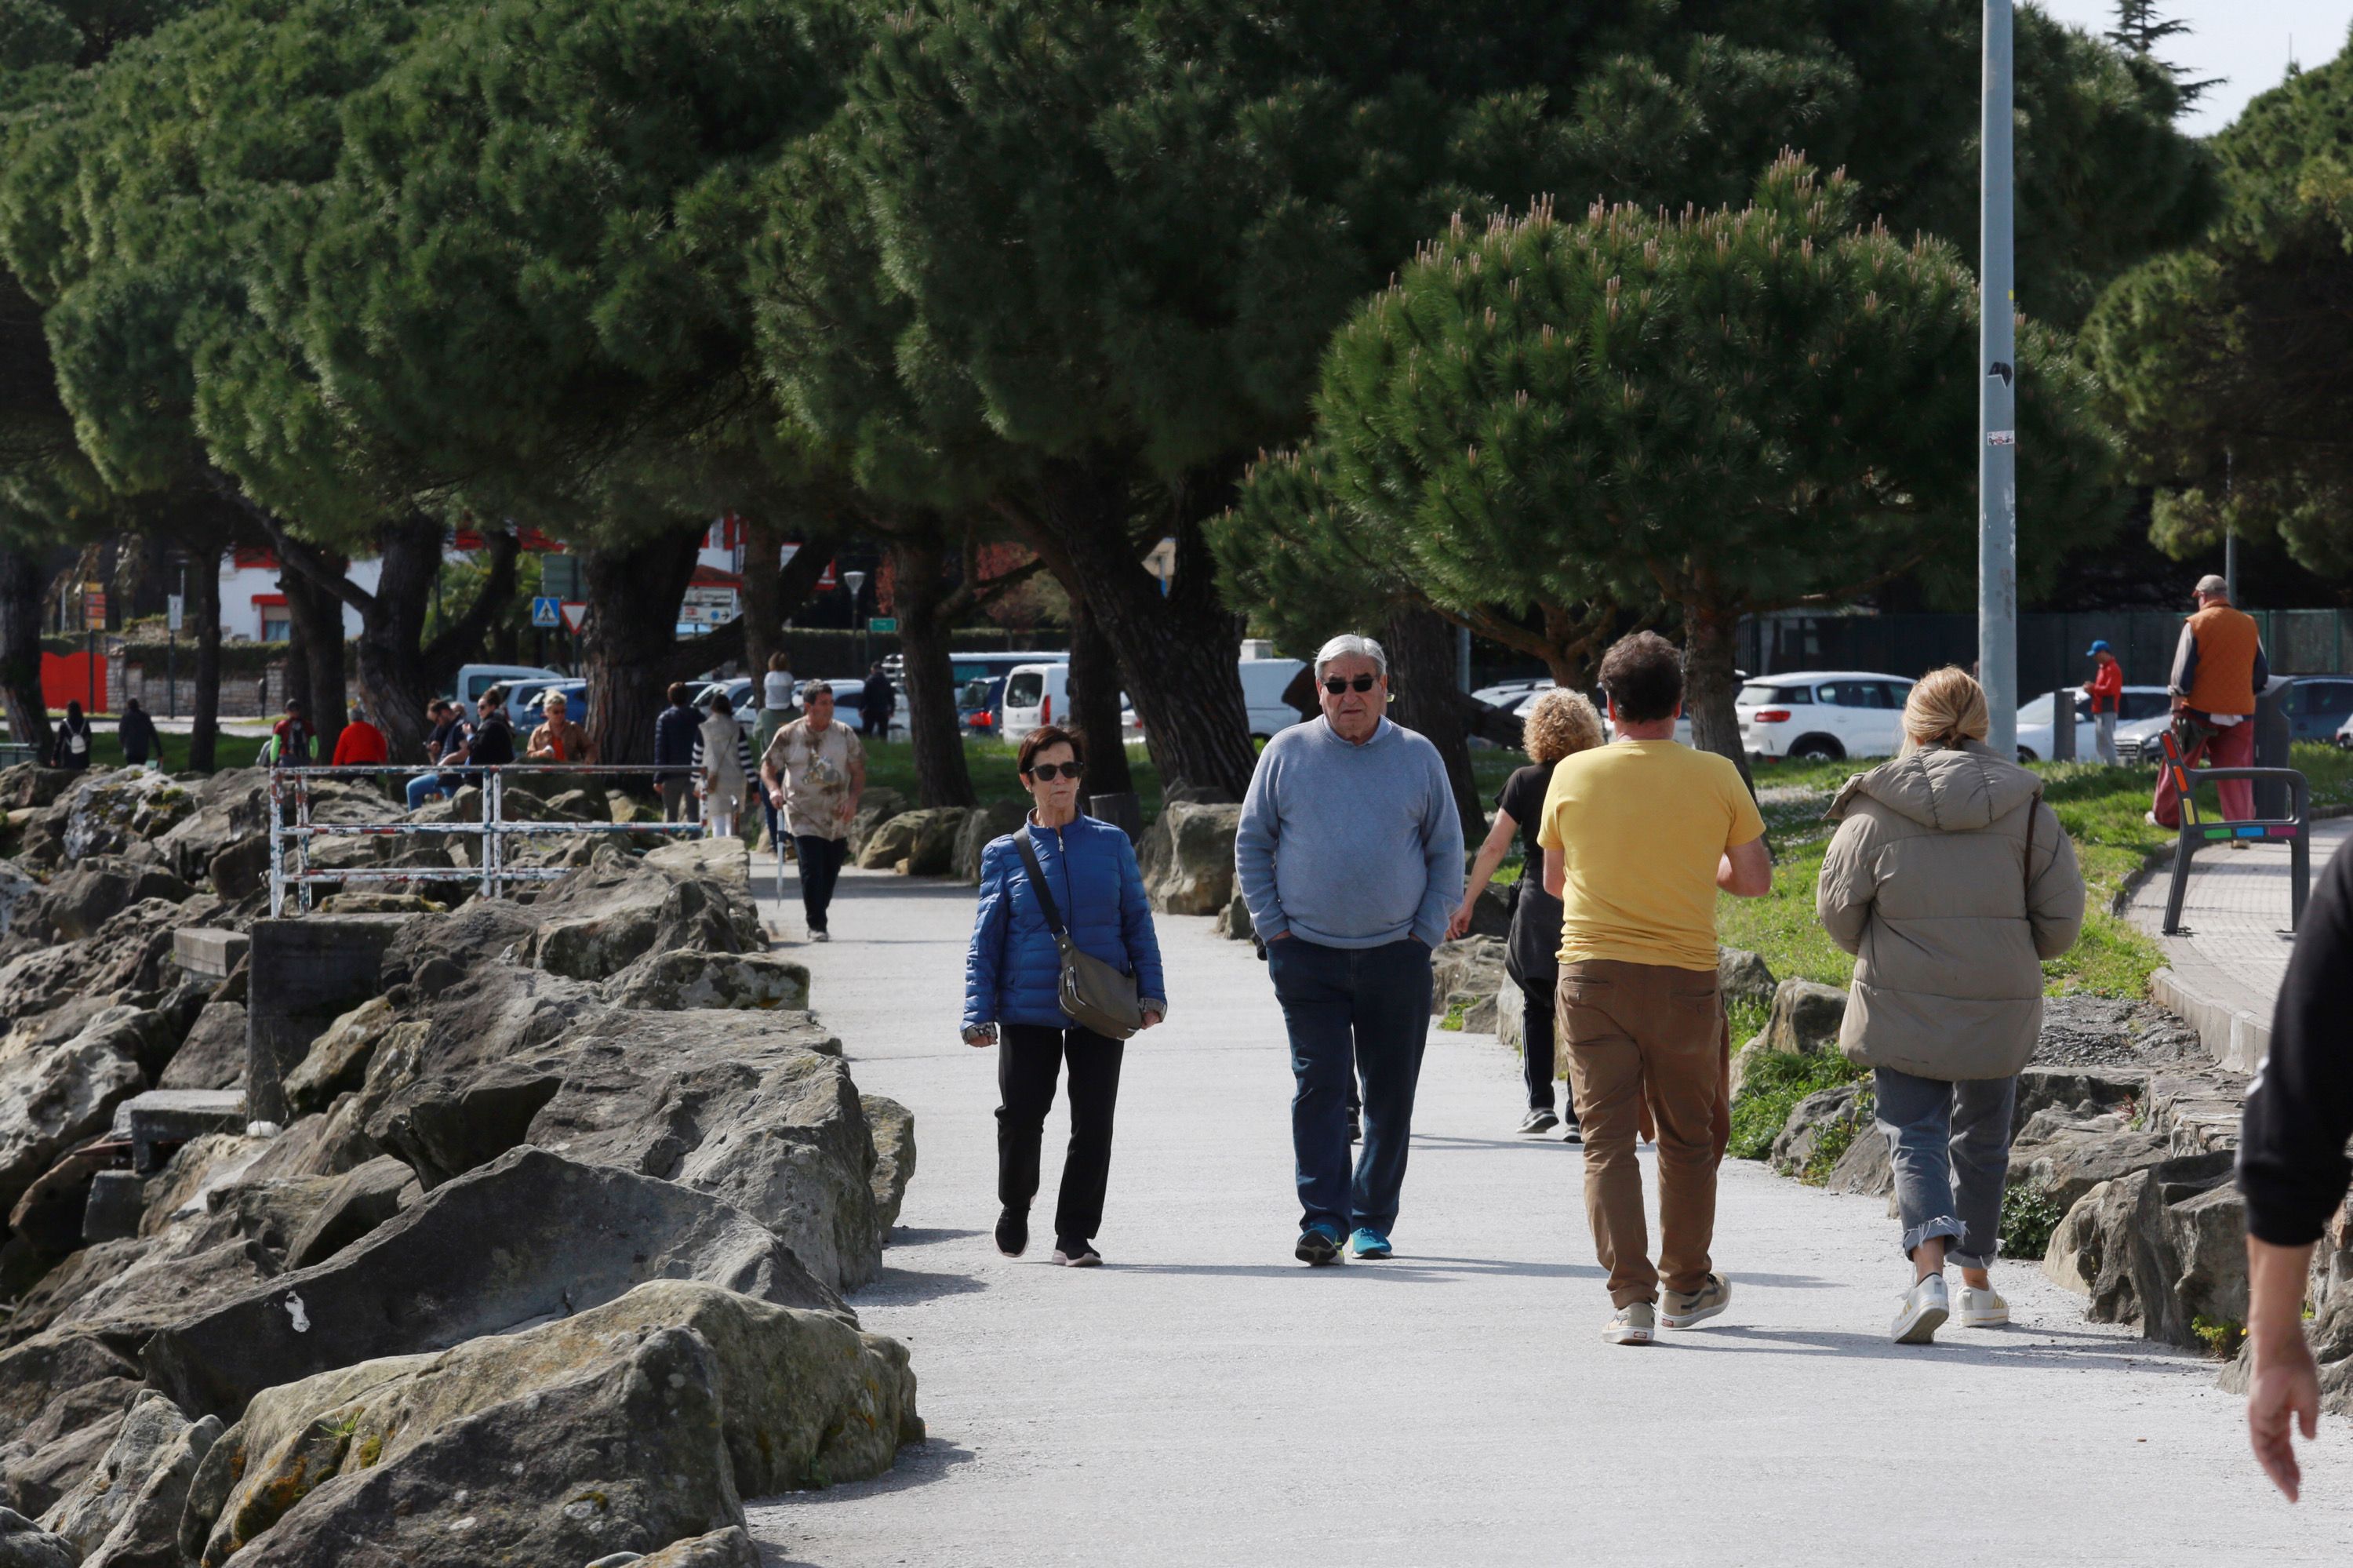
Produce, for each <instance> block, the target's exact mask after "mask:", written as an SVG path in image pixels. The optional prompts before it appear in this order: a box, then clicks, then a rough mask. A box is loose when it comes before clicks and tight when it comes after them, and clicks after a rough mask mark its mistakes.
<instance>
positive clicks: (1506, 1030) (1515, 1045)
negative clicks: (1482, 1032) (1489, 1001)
mask: <svg viewBox="0 0 2353 1568" xmlns="http://www.w3.org/2000/svg"><path fill="white" fill-rule="evenodd" d="M1526 1033H1527V993H1526V992H1525V991H1522V990H1521V989H1520V982H1519V981H1517V980H1514V979H1513V978H1512V977H1511V975H1510V974H1509V973H1506V974H1505V975H1504V978H1503V979H1502V980H1498V981H1496V982H1495V1041H1496V1044H1501V1045H1505V1046H1508V1047H1510V1048H1511V1049H1512V1050H1514V1051H1515V1052H1518V1053H1519V1054H1522V1055H1524V1056H1525V1054H1527V1040H1526ZM1556 1060H1559V1061H1565V1060H1567V1053H1566V1052H1561V1053H1558V1054H1557V1055H1556Z"/></svg>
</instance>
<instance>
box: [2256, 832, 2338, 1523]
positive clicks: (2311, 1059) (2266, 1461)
mask: <svg viewBox="0 0 2353 1568" xmlns="http://www.w3.org/2000/svg"><path fill="white" fill-rule="evenodd" d="M2348 974H2353V853H2348V852H2347V851H2345V850H2341V849H2340V850H2338V851H2337V853H2336V855H2335V857H2334V858H2332V859H2331V860H2330V861H2329V863H2328V868H2327V870H2326V871H2324V872H2322V873H2321V874H2320V885H2319V886H2318V887H2316V888H2315V889H2313V893H2312V902H2311V904H2310V905H2308V906H2306V909H2305V912H2304V925H2303V927H2302V928H2301V929H2300V930H2298V931H2297V932H2296V938H2295V956H2294V957H2292V958H2291V959H2288V966H2287V978H2286V979H2285V980H2284V981H2283V982H2282V983H2281V986H2280V993H2279V1000H2278V1001H2276V1002H2274V1004H2273V1007H2272V1049H2271V1055H2270V1057H2269V1059H2267V1060H2266V1061H2265V1062H2264V1064H2263V1070H2262V1071H2261V1072H2259V1073H2257V1074H2256V1075H2255V1081H2254V1083H2253V1085H2251V1086H2249V1088H2248V1090H2247V1106H2246V1112H2245V1115H2244V1116H2243V1117H2242V1118H2241V1121H2240V1128H2239V1192H2240V1193H2241V1194H2242V1196H2243V1197H2244V1198H2245V1199H2246V1203H2247V1287H2248V1288H2247V1345H2248V1353H2249V1355H2250V1357H2251V1358H2252V1360H2253V1372H2252V1373H2251V1375H2250V1377H2249V1379H2248V1384H2247V1438H2248V1441H2249V1442H2250V1443H2251V1444H2253V1447H2254V1451H2255V1458H2256V1459H2257V1461H2258V1462H2260V1463H2261V1464H2262V1466H2263V1473H2264V1474H2266V1475H2268V1476H2270V1477H2271V1478H2272V1482H2273V1484H2274V1485H2275V1486H2277V1487H2278V1488H2279V1489H2280V1490H2281V1491H2282V1492H2283V1493H2284V1494H2285V1495H2286V1497H2287V1499H2288V1500H2289V1501H2290V1502H2294V1501H2295V1498H2296V1493H2297V1491H2298V1490H2299V1489H2300V1488H2301V1487H2302V1485H2303V1474H2302V1471H2301V1469H2300V1467H2298V1466H2297V1464H2296V1459H2295V1441H2294V1438H2293V1436H2291V1427H2292V1426H2293V1427H2295V1428H2298V1429H2301V1430H2302V1431H2303V1433H2304V1436H2305V1438H2306V1441H2307V1442H2308V1441H2310V1440H2311V1438H2312V1436H2313V1434H2314V1428H2315V1425H2316V1423H2317V1422H2318V1421H2319V1419H2320V1370H2319V1368H2318V1367H2316V1365H2314V1363H2313V1359H2312V1347H2311V1345H2310V1344H2308V1343H2307V1342H2306V1340H2305V1329H2304V1297H2305V1287H2306V1277H2307V1274H2308V1271H2309V1270H2310V1267H2311V1265H2312V1247H2313V1244H2314V1243H2315V1242H2316V1241H2318V1240H2319V1239H2320V1236H2321V1233H2322V1231H2323V1229H2324V1228H2325V1227H2326V1226H2327V1224H2328V1222H2329V1219H2330V1217H2331V1216H2332V1215H2334V1214H2335V1213H2337V1205H2338V1204H2340V1203H2342V1202H2344V1201H2345V1191H2346V1187H2347V1185H2348V1176H2353V1163H2348V1160H2346V1157H2345V1144H2346V1139H2348V1138H2353V1010H2348V1008H2347V1007H2346V1005H2345V977H2346V976H2347V975H2348ZM2341 1288H2342V1287H2340V1295H2339V1298H2338V1299H2337V1301H2336V1303H2335V1305H2333V1306H2332V1307H2331V1308H2329V1309H2328V1310H2327V1312H2325V1313H2324V1314H2323V1315H2322V1318H2321V1320H2320V1322H2319V1323H2317V1324H2316V1325H2315V1328H2316V1329H2318V1330H2323V1331H2327V1332H2331V1333H2332V1334H2333V1337H2335V1338H2337V1340H2338V1341H2339V1342H2340V1343H2341V1342H2342V1340H2343V1335H2344V1325H2345V1322H2346V1319H2347V1318H2348V1314H2353V1308H2348V1305H2347V1304H2346V1302H2345V1301H2344V1299H2343V1298H2342V1295H2341ZM2339 1375H2340V1376H2341V1375H2342V1373H2341V1370H2340V1372H2339Z"/></svg>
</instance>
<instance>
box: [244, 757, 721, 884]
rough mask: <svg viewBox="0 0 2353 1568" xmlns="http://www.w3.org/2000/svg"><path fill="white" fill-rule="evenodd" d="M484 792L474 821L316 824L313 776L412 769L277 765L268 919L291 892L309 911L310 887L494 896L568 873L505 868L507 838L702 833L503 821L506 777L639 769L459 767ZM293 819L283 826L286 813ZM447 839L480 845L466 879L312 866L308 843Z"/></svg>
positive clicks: (678, 825)
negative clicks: (448, 887) (411, 885)
mask: <svg viewBox="0 0 2353 1568" xmlns="http://www.w3.org/2000/svg"><path fill="white" fill-rule="evenodd" d="M455 771H457V772H458V773H459V774H460V775H461V776H462V777H463V778H465V779H466V780H467V781H468V782H470V783H472V784H475V785H476V786H478V787H479V788H480V790H481V792H482V812H481V819H480V821H472V822H313V821H311V780H313V779H343V780H345V781H347V782H348V781H351V780H355V779H375V778H385V777H391V778H395V779H406V778H410V777H413V776H414V775H415V774H416V772H417V769H416V768H414V767H403V768H396V767H365V768H272V769H271V770H270V773H269V914H270V917H271V918H272V919H276V918H279V917H280V916H283V915H284V914H285V913H286V900H287V895H288V894H289V892H291V893H292V894H293V896H294V900H295V903H296V904H297V906H299V908H300V910H301V912H302V913H304V914H308V913H309V912H310V909H311V889H312V888H313V887H316V886H318V885H320V884H322V883H345V882H419V881H427V882H449V881H460V880H475V881H480V884H481V895H482V896H483V897H485V898H496V897H499V896H500V895H501V889H503V888H504V887H505V886H506V885H508V884H510V883H516V882H552V881H554V880H555V879H556V878H557V877H560V876H565V875H567V874H569V873H568V871H567V870H566V869H565V868H564V867H561V866H546V865H510V864H508V863H507V861H506V851H505V845H506V843H507V842H508V841H509V840H510V839H513V838H518V837H522V838H531V837H537V836H540V835H543V834H551V833H598V832H608V833H676V834H680V835H682V836H683V835H695V834H700V833H701V832H702V823H700V822H577V821H513V822H511V821H506V820H505V802H506V779H507V778H508V776H509V775H515V774H531V773H556V774H562V775H564V776H565V777H566V778H571V777H575V776H577V775H580V774H613V775H627V776H633V777H636V778H639V779H642V778H644V777H646V771H647V770H646V769H645V768H643V767H634V768H633V767H628V766H625V765H620V764H613V765H590V764H536V765H535V764H532V763H515V764H512V765H510V766H508V767H504V768H459V769H456V770H455ZM289 816H291V817H292V819H293V820H292V821H288V820H287V819H288V817H289ZM450 836H459V837H470V838H476V839H480V841H481V844H480V849H479V851H478V852H477V853H476V855H475V863H474V865H473V866H472V867H471V868H470V875H459V867H455V866H451V867H448V868H441V867H436V866H424V865H365V866H334V867H330V868H324V869H318V870H314V869H312V867H311V841H312V840H313V839H322V838H412V837H413V838H445V837H450Z"/></svg>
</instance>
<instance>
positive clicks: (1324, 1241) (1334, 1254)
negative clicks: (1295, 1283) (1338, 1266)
mask: <svg viewBox="0 0 2353 1568" xmlns="http://www.w3.org/2000/svg"><path fill="white" fill-rule="evenodd" d="M1292 1256H1293V1257H1295V1258H1297V1259H1298V1260H1299V1261H1300V1262H1302V1263H1304V1264H1308V1265H1311V1266H1315V1267H1319V1268H1320V1267H1322V1266H1324V1264H1327V1263H1337V1262H1339V1261H1340V1258H1341V1252H1340V1233H1339V1231H1338V1230H1337V1229H1336V1228H1335V1227H1334V1226H1332V1225H1329V1224H1324V1222H1323V1221H1322V1220H1318V1221H1316V1222H1315V1223H1314V1224H1312V1225H1310V1226H1308V1227H1307V1228H1306V1229H1305V1230H1303V1231H1302V1232H1300V1233H1299V1245H1298V1246H1297V1247H1295V1248H1293V1251H1292Z"/></svg>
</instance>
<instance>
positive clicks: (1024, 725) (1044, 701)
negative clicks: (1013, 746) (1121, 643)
mask: <svg viewBox="0 0 2353 1568" xmlns="http://www.w3.org/2000/svg"><path fill="white" fill-rule="evenodd" d="M997 706H998V707H999V708H1000V709H1001V710H1002V711H1003V713H1004V715H1005V727H1004V728H1003V729H1001V730H999V731H998V732H997V733H998V734H1000V735H1002V736H1004V737H1005V738H1006V739H1008V740H1019V739H1020V738H1021V737H1022V736H1025V735H1028V734H1029V732H1030V731H1031V730H1033V729H1036V728H1038V727H1039V726H1041V725H1050V724H1068V723H1070V722H1071V666H1070V664H1069V663H1068V662H1063V663H1060V664H1016V665H1015V666H1014V667H1013V668H1012V669H1011V670H1009V671H1008V672H1006V675H1005V695H1004V696H1003V697H1002V698H1001V699H999V701H998V704H997ZM1119 728H1120V738H1121V739H1122V740H1141V739H1142V738H1143V737H1144V727H1143V726H1142V725H1140V724H1138V723H1137V722H1136V717H1135V710H1134V707H1133V706H1131V705H1129V703H1128V700H1127V694H1126V693H1125V692H1122V693H1121V694H1119Z"/></svg>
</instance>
